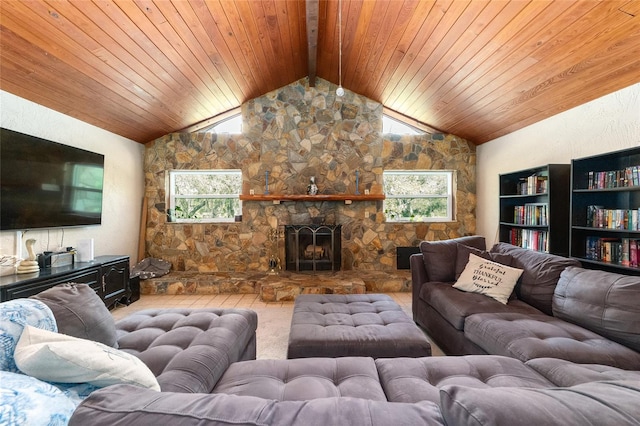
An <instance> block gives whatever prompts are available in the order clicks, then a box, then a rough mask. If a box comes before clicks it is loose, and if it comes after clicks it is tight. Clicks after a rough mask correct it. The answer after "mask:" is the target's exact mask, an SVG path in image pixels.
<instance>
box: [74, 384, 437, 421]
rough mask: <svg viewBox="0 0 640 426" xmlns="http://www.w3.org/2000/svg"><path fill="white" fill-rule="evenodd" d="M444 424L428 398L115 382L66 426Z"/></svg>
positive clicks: (93, 397) (90, 399) (87, 401)
mask: <svg viewBox="0 0 640 426" xmlns="http://www.w3.org/2000/svg"><path fill="white" fill-rule="evenodd" d="M203 424H206V425H207V426H216V425H234V426H237V425H240V424H242V425H305V426H307V425H343V424H344V425H346V424H349V425H372V426H376V425H379V426H386V425H390V424H406V425H414V424H424V425H427V424H428V425H442V424H443V421H442V415H441V414H440V409H439V407H438V405H436V404H435V403H433V402H430V401H422V402H419V403H414V404H410V403H395V402H394V403H392V402H387V401H372V400H368V399H360V398H347V397H336V398H318V399H312V400H309V401H275V400H272V399H263V398H257V397H253V396H238V395H227V394H204V393H199V394H185V393H174V392H156V391H151V390H148V389H142V388H139V387H135V386H131V385H114V386H109V387H106V388H103V389H99V390H97V391H95V392H93V393H92V394H91V395H90V396H89V397H88V398H87V399H85V400H84V401H83V402H82V404H80V405H79V406H78V408H77V409H76V410H75V412H74V413H73V415H72V416H71V419H70V421H69V426H81V425H82V426H84V425H92V426H102V425H104V426H113V425H136V426H146V425H148V426H158V425H180V426H191V425H193V426H196V425H198V426H200V425H203Z"/></svg>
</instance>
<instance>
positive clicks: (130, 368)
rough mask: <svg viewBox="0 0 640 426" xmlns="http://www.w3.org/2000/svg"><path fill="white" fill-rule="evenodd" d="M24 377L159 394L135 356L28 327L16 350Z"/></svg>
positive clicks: (146, 370)
mask: <svg viewBox="0 0 640 426" xmlns="http://www.w3.org/2000/svg"><path fill="white" fill-rule="evenodd" d="M15 360H16V365H17V366H18V368H19V369H20V371H22V372H23V373H25V374H28V375H30V376H33V377H36V378H38V379H40V380H45V381H48V382H59V383H89V384H92V385H94V386H109V385H113V384H117V383H128V384H133V385H136V386H141V387H145V388H149V389H154V390H157V391H159V390H160V386H159V385H158V382H157V381H156V378H155V377H154V376H153V373H152V372H151V371H150V370H149V369H148V368H147V367H146V366H145V365H144V363H143V362H142V361H140V359H138V358H136V357H135V356H134V355H131V354H128V353H125V352H122V351H119V350H117V349H115V348H112V347H110V346H107V345H103V344H102V343H99V342H94V341H93V340H85V339H79V338H77V337H73V336H67V335H65V334H60V333H55V332H52V331H47V330H41V329H39V328H36V327H32V326H30V325H28V326H26V327H25V329H24V331H23V332H22V336H21V337H20V341H19V342H18V345H17V346H16V351H15Z"/></svg>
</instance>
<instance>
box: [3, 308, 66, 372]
mask: <svg viewBox="0 0 640 426" xmlns="http://www.w3.org/2000/svg"><path fill="white" fill-rule="evenodd" d="M27 325H32V326H34V327H38V328H41V329H43V330H49V331H58V327H57V326H56V319H55V317H54V316H53V312H51V309H49V307H48V306H47V305H45V304H44V303H42V302H40V301H39V300H32V299H15V300H9V301H7V302H3V303H0V371H10V372H13V373H17V372H18V367H16V363H15V360H14V358H13V353H14V352H15V349H16V345H17V344H18V341H19V340H20V336H22V332H23V330H24V328H25V327H26V326H27Z"/></svg>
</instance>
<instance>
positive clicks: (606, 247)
mask: <svg viewBox="0 0 640 426" xmlns="http://www.w3.org/2000/svg"><path fill="white" fill-rule="evenodd" d="M585 241H586V247H585V258H586V259H589V260H595V261H598V262H606V263H614V264H619V265H622V266H628V267H633V268H637V267H638V250H639V247H640V239H637V238H603V237H593V236H590V237H586V240H585Z"/></svg>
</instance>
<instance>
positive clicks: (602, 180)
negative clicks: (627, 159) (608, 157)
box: [587, 164, 640, 189]
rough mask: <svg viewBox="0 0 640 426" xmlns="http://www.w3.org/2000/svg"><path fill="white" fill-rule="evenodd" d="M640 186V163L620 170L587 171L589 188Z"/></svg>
mask: <svg viewBox="0 0 640 426" xmlns="http://www.w3.org/2000/svg"><path fill="white" fill-rule="evenodd" d="M632 186H640V164H639V165H635V166H629V167H625V168H624V169H620V170H607V171H590V172H588V173H587V188H588V189H609V188H627V187H632Z"/></svg>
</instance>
